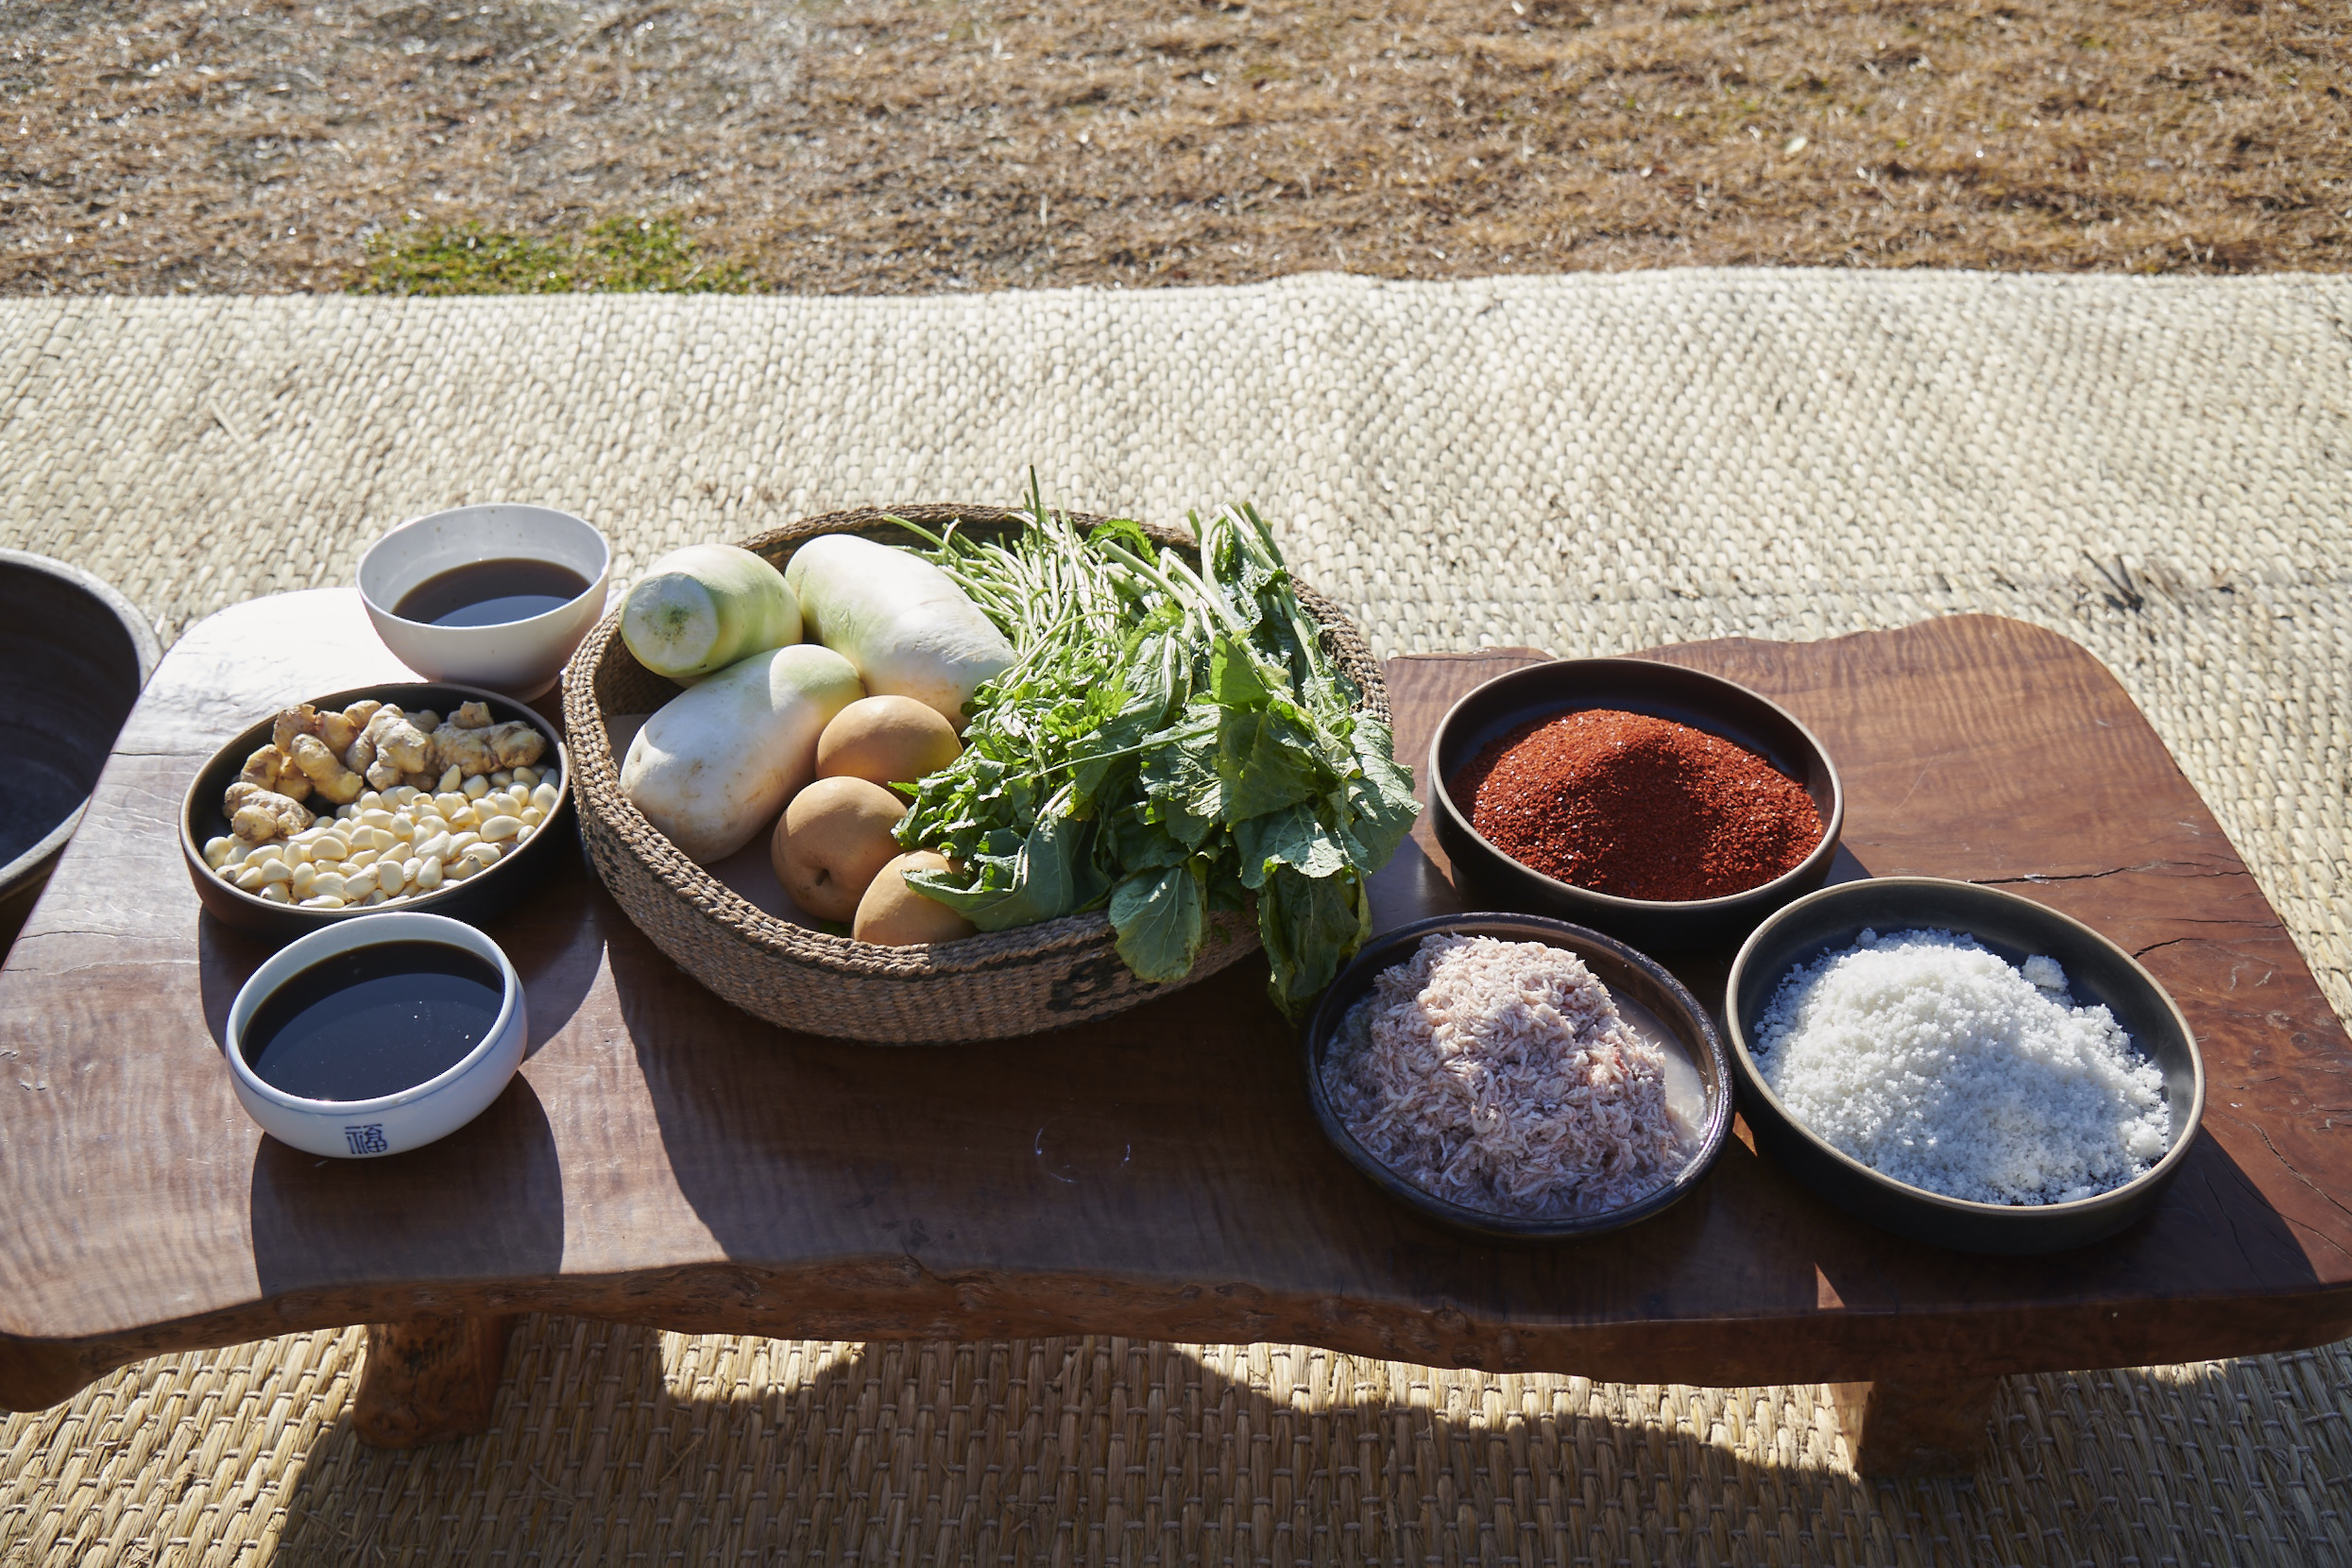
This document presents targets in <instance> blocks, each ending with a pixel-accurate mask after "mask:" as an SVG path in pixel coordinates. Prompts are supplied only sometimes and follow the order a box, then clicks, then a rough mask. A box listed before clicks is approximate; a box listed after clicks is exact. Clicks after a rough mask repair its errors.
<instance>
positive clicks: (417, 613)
mask: <svg viewBox="0 0 2352 1568" xmlns="http://www.w3.org/2000/svg"><path fill="white" fill-rule="evenodd" d="M587 591H588V579H587V578H585V577H583V576H581V575H580V574H579V573H578V572H576V571H572V570H571V568H570V567H568V566H558V565H557V564H556V563H555V562H554V561H535V560H527V559H523V558H520V557H517V558H515V559H511V560H499V561H469V562H468V563H467V564H466V565H464V566H455V567H452V568H450V569H449V570H448V571H443V572H437V573H435V575H433V576H431V577H428V578H426V579H425V580H424V581H423V582H421V583H418V585H417V586H416V587H415V588H410V589H409V590H408V591H407V592H406V593H403V594H401V602H400V603H399V604H397V605H393V606H392V613H393V614H394V615H397V616H399V617H400V618H401V620H403V621H415V622H421V623H423V624H425V625H428V626H503V625H505V624H507V623H508V622H514V621H528V620H530V619H531V618H532V617H533V616H535V615H545V614H546V613H547V612H548V611H549V610H553V609H560V608H562V607H563V606H564V605H569V604H570V603H571V601H573V600H574V599H577V598H579V597H580V595H582V594H584V593H586V592H587Z"/></svg>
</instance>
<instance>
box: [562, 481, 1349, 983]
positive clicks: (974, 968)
mask: <svg viewBox="0 0 2352 1568" xmlns="http://www.w3.org/2000/svg"><path fill="white" fill-rule="evenodd" d="M1063 515H1064V516H1065V517H1067V518H1068V519H1069V520H1071V521H1072V522H1074V523H1077V524H1079V525H1080V526H1081V527H1082V528H1085V529H1092V528H1094V527H1096V526H1098V525H1099V524H1101V523H1104V522H1108V521H1111V520H1113V519H1112V518H1110V517H1109V516H1107V515H1104V514H1100V513H1092V512H1066V513H1064V514H1063ZM1026 516H1027V514H1026V513H1025V512H1022V511H1020V510H1017V509H1015V508H1013V507H1008V506H998V505H980V504H953V503H922V504H914V505H904V506H889V507H879V506H868V507H857V508H852V509H849V510H845V511H838V512H827V513H821V514H818V515H815V516H811V517H806V518H800V519H795V520H793V521H791V522H787V523H783V524H780V525H778V526H776V527H774V528H768V529H763V530H761V531H760V532H758V533H757V534H754V535H752V536H750V537H747V538H743V539H741V540H739V541H737V542H738V544H739V546H740V548H741V549H744V550H748V551H751V552H752V553H753V554H757V555H760V556H761V557H762V558H763V559H765V558H768V557H769V553H770V552H771V551H776V550H785V551H787V553H789V550H790V549H793V548H797V547H798V546H799V545H801V544H804V543H806V542H808V541H809V540H810V539H813V538H816V537H819V536H820V535H824V534H839V533H853V534H861V535H864V536H866V537H876V536H877V535H885V536H887V535H896V536H898V537H901V538H907V539H912V538H913V536H912V535H907V534H905V533H904V531H903V530H901V529H899V527H898V525H897V524H896V523H895V521H893V519H896V518H904V519H906V520H908V521H911V522H918V523H921V524H923V525H924V526H925V527H937V526H944V525H946V524H947V523H950V522H953V523H957V524H958V525H960V526H963V527H965V528H971V527H974V526H978V527H982V528H988V529H991V530H996V529H1002V528H1005V527H1007V526H1008V525H1015V526H1017V525H1019V524H1020V523H1021V522H1022V520H1024V519H1025V518H1026ZM1130 521H1135V522H1136V523H1137V526H1139V527H1140V528H1142V530H1143V532H1144V534H1145V536H1146V537H1149V538H1150V539H1151V540H1152V541H1153V542H1154V543H1157V544H1161V545H1164V546H1166V547H1167V548H1170V549H1174V550H1178V551H1181V552H1185V553H1188V554H1192V555H1193V556H1194V557H1195V558H1196V559H1197V557H1198V554H1199V550H1200V544H1199V540H1198V539H1196V538H1195V537H1194V536H1193V535H1192V534H1191V533H1190V532H1189V531H1186V530H1182V529H1175V528H1170V527H1167V526H1166V525H1163V524H1157V523H1150V522H1143V521H1140V520H1133V519H1130ZM1291 585H1292V590H1293V591H1294V592H1295V593H1296V594H1297V595H1298V598H1299V602H1300V605H1301V607H1302V608H1304V609H1305V610H1306V611H1307V613H1308V614H1309V615H1311V616H1313V617H1314V619H1315V621H1316V622H1317V624H1318V625H1320V626H1321V628H1322V630H1323V635H1324V637H1325V639H1330V640H1337V639H1340V638H1342V637H1350V638H1355V639H1357V640H1359V641H1360V639H1361V634H1360V633H1359V632H1357V631H1356V629H1355V624H1354V622H1352V621H1350V620H1349V618H1348V617H1347V615H1346V614H1345V612H1343V611H1341V610H1340V609H1339V608H1338V605H1334V604H1332V603H1331V602H1330V601H1329V600H1328V599H1325V598H1324V597H1323V596H1322V595H1321V594H1320V593H1317V592H1316V591H1315V590H1314V589H1313V588H1309V587H1308V586H1307V585H1306V584H1304V583H1303V582H1300V581H1299V580H1298V578H1297V577H1296V575H1295V574H1294V575H1293V577H1292V579H1291ZM624 605H625V598H624ZM621 616H622V608H621V607H616V608H614V609H612V610H610V611H608V612H607V613H606V614H605V618H604V619H603V620H602V621H600V622H598V623H597V625H596V627H595V628H594V629H593V630H592V631H590V632H589V633H588V637H587V639H584V640H583V641H582V642H581V644H580V647H579V650H578V652H577V653H575V654H574V655H573V656H572V659H571V663H570V665H569V666H567V668H566V669H565V672H564V682H563V694H564V705H563V706H564V728H565V731H566V736H567V740H568V742H569V746H568V749H569V750H570V752H571V781H572V787H573V789H574V790H575V791H576V792H577V793H578V795H579V801H578V804H579V807H580V810H579V812H578V820H579V821H580V823H581V825H582V827H583V829H584V830H591V831H592V830H594V829H597V828H601V829H603V830H605V831H606V832H608V833H610V834H612V835H613V836H614V837H615V838H617V839H619V840H620V841H621V843H622V846H623V847H624V848H625V850H626V852H627V853H628V854H630V855H631V856H632V857H633V858H635V859H636V860H637V861H638V862H639V864H640V865H642V866H643V867H644V868H645V869H646V870H647V871H649V872H651V873H652V874H653V875H654V877H655V878H656V879H657V880H658V881H660V882H661V883H662V884H663V886H664V887H665V888H666V889H667V890H668V891H669V892H670V893H671V894H672V895H674V896H676V897H678V898H680V899H682V900H683V901H685V902H686V903H688V904H690V905H691V906H692V907H693V908H695V909H696V910H698V911H699V912H702V913H703V914H704V915H705V916H706V917H707V918H709V919H710V920H711V921H712V922H713V923H715V924H717V925H719V926H721V927H723V928H724V929H725V930H726V931H727V932H728V934H729V935H731V936H732V937H734V938H736V939H737V940H739V941H741V942H745V943H748V944H749V945H751V946H755V947H757V948H758V949H759V950H760V951H761V952H763V953H766V954H770V955H773V956H775V957H778V958H782V959H786V960H789V961H791V962H793V963H800V964H805V965H808V966H810V967H813V968H816V969H820V970H823V971H826V972H828V973H832V974H838V975H843V976H854V977H881V978H889V979H895V980H921V979H932V978H941V977H947V976H963V975H978V974H986V973H990V972H994V971H999V970H1004V969H1010V968H1019V967H1026V966H1028V965H1031V964H1032V963H1036V962H1037V961H1038V960H1039V959H1041V958H1044V957H1046V956H1048V955H1050V954H1054V953H1059V952H1067V951H1071V950H1074V949H1084V948H1088V947H1099V948H1101V949H1102V950H1103V951H1105V952H1109V951H1111V950H1112V948H1113V939H1114V932H1113V929H1112V926H1111V921H1110V916H1109V915H1108V914H1107V913H1105V912H1103V911H1100V910H1095V911H1091V912H1086V913H1083V914H1071V915H1064V916H1062V917H1060V918H1059V919H1055V920H1047V921H1041V922H1039V923H1037V924H1035V925H1032V926H1015V927H1012V928H1010V929H1005V930H1001V931H980V932H978V933H976V934H974V935H971V936H967V937H959V938H956V939H954V940H952V941H948V942H933V943H918V944H913V945H910V946H903V947H885V946H878V945H877V944H874V943H869V942H860V941H858V940H857V939H856V938H855V937H848V936H837V935H834V934H833V933H832V932H830V931H824V930H819V929H816V928H814V927H811V926H803V925H800V924H798V923H797V922H795V921H792V920H787V919H785V918H783V917H782V916H780V915H775V914H770V913H769V912H767V911H765V910H763V909H761V908H759V907H758V905H757V904H754V903H753V902H751V900H750V899H748V898H745V897H744V896H743V895H741V894H740V893H738V892H736V891H735V890H734V889H733V888H731V887H729V886H727V885H726V883H724V882H723V881H721V880H720V879H719V878H718V877H717V876H716V875H715V874H713V873H712V871H711V870H710V869H709V868H708V867H707V866H704V865H702V864H700V863H698V862H696V861H690V860H689V859H687V857H686V856H685V855H684V853H682V852H681V851H680V850H679V849H678V847H677V846H676V845H675V844H673V843H672V842H671V841H670V839H669V837H668V835H666V834H664V833H663V832H661V831H660V829H658V828H656V827H654V825H653V824H652V823H651V822H650V821H648V820H647V819H646V817H645V815H644V813H642V812H641V811H639V810H638V809H637V807H636V805H635V804H634V803H632V802H631V801H630V800H629V798H628V797H627V795H626V794H625V793H622V789H621V779H620V769H619V764H618V762H617V760H616V759H615V758H614V756H613V750H612V736H611V730H610V727H609V725H608V724H607V717H608V716H607V715H606V714H605V710H604V707H603V706H602V704H601V703H599V702H598V701H597V698H596V691H595V680H596V672H597V671H598V670H599V669H600V668H601V667H602V665H603V663H604V661H605V658H606V657H608V656H610V654H611V652H612V646H613V644H614V643H615V642H617V641H619V640H620V634H621ZM623 651H624V652H625V644H624V645H623ZM1365 665H1366V668H1367V670H1368V671H1369V673H1370V674H1371V677H1372V678H1371V680H1370V681H1369V682H1368V681H1367V680H1366V679H1365V678H1364V676H1363V674H1362V673H1357V672H1355V671H1351V672H1350V676H1349V678H1350V679H1351V680H1353V681H1355V684H1356V686H1357V688H1358V697H1357V706H1358V707H1359V709H1360V710H1365V711H1369V712H1370V713H1371V714H1372V716H1373V717H1376V718H1378V719H1379V720H1381V721H1382V722H1383V723H1386V722H1387V720H1388V717H1389V713H1388V700H1387V699H1388V692H1387V688H1386V683H1385V682H1384V681H1382V680H1381V678H1380V673H1379V665H1378V663H1377V662H1376V661H1374V660H1372V657H1371V655H1370V651H1369V649H1367V650H1365ZM1209 926H1210V929H1211V935H1210V938H1209V940H1210V941H1211V942H1212V943H1217V942H1230V941H1234V940H1241V941H1245V942H1248V943H1249V944H1251V945H1252V946H1254V945H1255V943H1256V938H1257V928H1256V923H1255V921H1254V920H1251V919H1249V918H1248V917H1247V915H1246V912H1234V911H1218V912H1213V913H1212V914H1211V915H1210V916H1209ZM1219 932H1222V933H1223V934H1222V936H1221V937H1220V936H1219V934H1218V933H1219ZM1206 959H1207V955H1206V954H1205V953H1204V954H1203V955H1202V962H1206ZM1122 962H1123V961H1122ZM1197 972H1198V970H1197V967H1196V973H1197ZM1188 978H1189V977H1188ZM1177 983H1180V984H1181V983H1182V982H1177Z"/></svg>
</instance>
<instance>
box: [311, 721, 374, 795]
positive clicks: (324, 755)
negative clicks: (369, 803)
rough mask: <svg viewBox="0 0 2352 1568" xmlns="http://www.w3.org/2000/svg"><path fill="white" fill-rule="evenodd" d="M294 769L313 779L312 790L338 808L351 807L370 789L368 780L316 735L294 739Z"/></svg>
mask: <svg viewBox="0 0 2352 1568" xmlns="http://www.w3.org/2000/svg"><path fill="white" fill-rule="evenodd" d="M294 765H295V766H296V767H298V768H299V769H301V770H302V771H303V772H304V773H306V774H308V775H310V780H311V786H312V787H313V788H314V789H315V790H316V791H317V792H318V793H320V794H322V795H324V796H326V797H327V798H328V799H329V800H332V801H333V802H334V803H335V804H336V805H337V806H349V804H350V803H351V802H352V801H354V800H357V799H358V798H359V796H360V792H361V791H362V790H365V789H366V788H367V780H366V779H365V778H362V777H361V776H360V775H357V774H355V773H353V772H352V771H351V770H350V769H349V768H347V767H345V766H344V765H343V759H342V758H339V757H337V756H336V755H335V754H334V753H333V752H332V751H329V750H328V749H327V742H326V741H323V740H321V739H319V738H318V737H317V736H315V735H298V736H296V737H295V738H294Z"/></svg>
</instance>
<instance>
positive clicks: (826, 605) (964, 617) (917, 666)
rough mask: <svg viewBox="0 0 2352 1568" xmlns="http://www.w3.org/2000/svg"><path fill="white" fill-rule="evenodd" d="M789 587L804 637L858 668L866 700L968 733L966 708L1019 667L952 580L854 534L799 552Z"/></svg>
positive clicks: (824, 539)
mask: <svg viewBox="0 0 2352 1568" xmlns="http://www.w3.org/2000/svg"><path fill="white" fill-rule="evenodd" d="M784 581H785V582H787V583H788V584H790V585H791V586H792V589H793V593H794V594H796V595H798V597H799V599H800V613H801V618H802V624H803V626H804V627H805V629H806V633H807V635H808V636H809V637H810V638H811V639H814V640H816V641H818V642H822V643H824V644H825V645H826V646H827V647H828V648H830V649H832V650H833V651H834V652H836V653H838V654H840V655H841V656H843V657H844V658H846V659H848V660H849V662H850V663H852V664H854V665H856V666H857V668H858V674H859V677H860V678H861V680H863V681H864V682H865V689H866V691H867V693H868V694H869V695H871V696H877V697H882V696H891V697H912V698H913V699H914V700H915V701H916V702H919V703H921V704H923V705H924V706H925V707H929V708H932V709H934V710H936V711H937V712H938V713H939V715H940V717H942V718H944V719H946V721H947V722H948V723H949V724H953V725H955V726H956V731H957V733H959V734H961V733H963V724H964V712H963V705H964V704H965V703H967V702H969V701H971V700H972V693H973V692H975V691H977V690H980V687H981V685H982V684H983V683H984V682H986V681H987V680H989V679H990V678H991V677H992V676H995V675H998V674H1001V673H1004V672H1005V671H1006V670H1007V669H1009V668H1011V666H1012V664H1013V645H1012V644H1011V643H1009V642H1007V641H1006V640H1005V639H1004V634H1003V633H1002V632H999V631H997V626H996V622H992V621H990V620H989V619H988V617H986V616H985V615H982V614H981V613H980V607H979V606H978V605H974V604H973V603H972V601H971V600H969V599H968V598H966V597H964V593H963V589H962V588H958V587H956V585H955V583H954V582H953V580H951V579H950V578H949V577H948V575H947V574H946V572H944V571H940V570H939V568H937V567H935V566H933V565H931V563H930V562H929V561H927V560H924V559H923V558H922V557H921V556H919V555H911V554H907V552H905V551H903V550H894V549H892V548H891V547H890V546H889V545H886V544H877V543H875V542H874V541H873V540H872V539H863V538H860V537H857V536H856V535H854V534H825V535H821V536H819V537H816V538H813V539H810V541H809V542H808V543H807V544H804V545H802V546H801V547H800V548H799V549H798V550H797V551H795V552H793V558H792V560H791V561H790V562H789V563H788V564H787V565H786V566H785V568H784Z"/></svg>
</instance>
